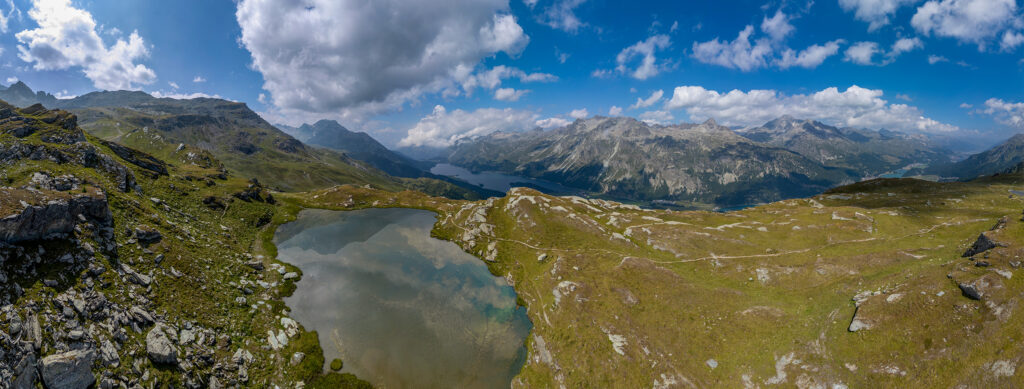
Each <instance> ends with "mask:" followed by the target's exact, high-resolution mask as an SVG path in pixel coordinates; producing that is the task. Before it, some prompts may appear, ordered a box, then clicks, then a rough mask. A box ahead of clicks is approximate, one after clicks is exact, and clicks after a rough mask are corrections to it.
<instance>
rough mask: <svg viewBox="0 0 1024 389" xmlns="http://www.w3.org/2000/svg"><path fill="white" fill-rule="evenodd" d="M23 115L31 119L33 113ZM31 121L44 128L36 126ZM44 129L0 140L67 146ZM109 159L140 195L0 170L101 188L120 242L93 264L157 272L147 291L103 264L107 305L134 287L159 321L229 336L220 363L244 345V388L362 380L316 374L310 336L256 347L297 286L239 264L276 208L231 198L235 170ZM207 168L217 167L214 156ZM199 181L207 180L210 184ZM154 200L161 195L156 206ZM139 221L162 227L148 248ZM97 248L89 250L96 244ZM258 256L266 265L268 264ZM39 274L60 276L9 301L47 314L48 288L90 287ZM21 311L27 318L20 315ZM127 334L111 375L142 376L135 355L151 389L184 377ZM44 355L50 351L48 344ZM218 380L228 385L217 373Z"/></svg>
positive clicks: (8, 171) (106, 181) (236, 187)
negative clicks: (242, 301) (247, 358)
mask: <svg viewBox="0 0 1024 389" xmlns="http://www.w3.org/2000/svg"><path fill="white" fill-rule="evenodd" d="M25 116H26V117H28V118H30V119H37V118H38V117H39V116H38V115H25ZM37 124H38V125H43V124H42V123H41V122H39V123H37ZM43 126H44V127H45V128H44V130H43V131H41V132H40V133H43V132H61V131H63V130H59V129H56V128H53V127H52V126H46V125H43ZM40 133H37V134H34V135H31V136H29V137H26V138H21V139H16V138H14V137H13V136H11V135H9V134H3V133H0V144H8V145H9V144H14V143H23V144H29V145H47V146H49V147H53V148H58V149H70V147H71V146H65V145H57V144H49V143H46V142H43V141H42V140H41V139H40V135H39V134H40ZM87 139H88V142H89V143H91V144H93V145H95V146H97V147H98V148H99V149H100V150H101V152H104V153H106V154H108V155H111V156H114V153H112V152H111V151H110V150H109V148H107V147H105V146H103V145H102V144H101V142H100V141H99V140H98V139H97V138H95V137H92V136H87ZM164 156H166V155H164ZM114 159H115V160H116V161H118V162H120V163H122V164H123V165H125V166H127V167H129V168H130V169H132V171H133V172H134V174H135V176H136V178H137V180H138V184H139V186H140V188H141V193H136V192H134V191H130V192H128V193H122V192H120V191H118V190H117V189H116V184H115V183H114V182H112V180H111V177H110V176H108V175H106V174H105V173H102V172H100V171H98V170H94V169H91V168H85V167H82V166H78V165H73V164H55V163H52V162H49V161H32V160H21V161H18V162H16V163H14V164H10V165H5V166H2V169H0V178H2V180H3V184H4V185H6V186H11V187H19V186H21V185H25V183H27V182H28V180H29V178H30V177H31V175H32V174H33V173H35V172H39V171H45V172H49V173H51V174H52V175H54V176H56V175H62V174H73V175H75V176H76V177H78V178H80V179H83V180H85V181H87V182H89V183H91V185H94V186H96V187H99V188H101V189H103V190H104V191H105V192H106V194H107V197H108V201H109V203H110V208H111V211H112V212H113V216H114V226H115V236H116V239H117V242H118V243H119V247H118V248H117V249H116V253H115V254H114V255H110V256H107V255H104V254H101V253H99V252H97V254H96V259H95V261H96V263H97V264H98V265H102V266H104V267H106V268H107V269H112V268H116V267H117V266H119V263H121V262H130V263H132V265H131V266H132V267H133V268H134V269H135V270H136V271H138V272H140V273H145V274H151V275H154V282H153V287H152V291H151V292H146V290H145V289H140V288H139V287H138V286H136V285H133V284H130V283H128V282H125V281H124V279H123V278H120V277H117V276H116V274H114V272H113V271H112V270H108V271H107V272H106V273H104V274H102V275H100V276H99V277H98V278H99V279H100V280H102V281H106V282H109V285H108V286H105V287H103V286H100V287H99V288H98V290H99V291H101V292H103V293H104V294H105V295H106V297H107V299H108V300H110V301H111V302H114V303H116V304H120V305H122V306H125V307H130V306H132V305H134V304H137V303H138V301H135V300H134V299H132V298H131V297H130V295H129V293H130V292H134V293H138V294H140V295H145V296H146V297H147V298H148V299H149V300H150V301H152V305H151V306H150V307H149V308H150V310H151V311H152V312H154V313H156V314H157V315H159V316H160V317H163V318H164V320H165V321H166V322H168V323H171V324H174V325H175V326H177V327H178V328H181V326H180V324H181V323H183V322H185V321H190V322H192V323H194V324H195V325H197V326H199V327H204V328H210V329H213V330H215V332H216V333H217V334H219V335H225V336H226V338H225V339H224V340H229V341H228V342H220V341H218V346H217V347H216V348H215V356H216V358H217V361H218V362H223V363H225V364H226V363H227V362H226V361H228V360H230V357H231V355H232V354H233V353H234V351H235V350H237V349H238V348H244V349H246V350H248V351H250V352H251V353H252V354H254V355H255V356H256V361H255V362H254V364H252V365H251V366H250V367H249V377H250V380H249V385H252V386H254V387H269V386H273V385H275V384H277V385H281V386H283V387H284V386H287V387H294V384H295V383H296V382H299V381H304V382H305V383H306V384H307V387H340V386H343V387H363V386H366V383H365V382H362V381H359V380H357V379H355V378H354V377H352V376H350V375H345V376H342V375H338V374H330V375H326V376H325V375H323V374H322V369H323V356H322V353H321V351H320V348H319V344H318V340H317V337H316V334H315V333H310V332H301V333H300V334H299V335H298V336H297V337H296V338H294V339H292V341H291V343H290V344H289V346H288V347H286V348H284V349H282V350H279V351H269V350H264V349H263V348H261V344H266V342H267V341H266V336H267V335H266V333H267V331H268V330H275V331H278V330H280V328H281V324H280V322H279V320H280V317H282V315H286V314H287V311H288V309H287V307H285V306H284V304H283V301H282V298H283V296H285V295H287V294H289V293H290V291H291V290H293V285H292V281H284V280H282V279H281V275H280V274H278V273H277V272H272V271H270V270H267V271H264V272H256V271H254V270H253V269H252V268H250V267H247V266H246V265H244V263H245V262H246V261H250V260H252V259H253V258H259V257H254V255H255V254H258V252H259V251H255V253H254V249H257V247H258V246H260V245H258V244H256V243H258V241H257V240H256V239H257V234H258V232H259V231H260V230H261V228H264V227H261V226H259V224H260V222H258V221H259V220H260V219H261V218H266V217H267V216H271V215H276V214H277V211H276V210H277V208H278V206H276V205H271V204H266V203H260V202H244V201H239V200H234V199H232V197H231V194H232V193H236V192H238V191H241V190H243V189H245V188H246V186H247V180H245V179H242V178H240V177H236V176H232V177H229V178H227V179H226V180H197V179H194V178H193V177H204V176H207V175H216V174H219V173H220V170H219V169H216V168H205V167H202V166H199V165H193V164H186V163H181V161H178V160H174V159H172V160H171V162H172V165H171V166H170V168H169V170H170V175H168V176H154V175H151V174H148V173H147V172H146V171H145V170H143V169H141V168H138V167H137V166H134V165H132V164H131V163H129V162H127V161H125V160H123V159H120V158H118V157H116V156H114ZM212 164H213V165H219V163H218V162H217V161H215V160H213V161H212ZM205 181H209V182H210V185H206V184H205V183H204V182H205ZM207 196H215V197H218V198H220V199H222V201H224V202H225V203H226V204H228V207H227V209H225V210H218V211H213V210H210V209H208V208H207V207H206V206H204V205H203V203H202V199H203V198H205V197H207ZM152 199H158V200H159V201H160V202H159V204H158V203H157V202H155V201H153V200H152ZM143 224H144V225H148V226H151V227H153V228H155V229H156V230H157V231H159V232H161V233H162V235H163V237H164V238H163V240H162V241H161V242H160V243H157V244H155V245H151V246H149V247H147V248H143V247H142V246H140V245H138V244H133V243H132V242H130V241H129V239H130V238H131V236H130V233H131V231H132V230H133V229H134V227H135V226H137V225H143ZM78 238H79V239H82V240H84V241H91V238H89V237H88V236H85V235H81V236H78ZM93 244H94V246H95V242H93ZM43 245H44V246H45V247H47V248H48V250H47V252H48V253H49V254H48V255H52V256H60V255H61V247H62V245H61V242H48V243H43ZM146 250H149V251H148V252H147V251H146ZM157 253H160V254H164V256H165V259H164V261H163V262H161V263H160V264H156V263H154V261H153V260H152V257H153V256H154V255H155V254H157ZM264 261H265V262H266V263H268V264H269V263H271V261H269V260H264ZM171 268H174V269H175V270H177V271H179V272H181V273H183V274H184V275H183V276H182V277H181V278H175V277H173V276H171V275H170V273H171V271H170V269H171ZM43 270H44V273H45V274H44V275H43V276H44V277H46V278H53V279H59V280H64V281H62V282H61V285H60V286H59V287H58V288H56V289H54V288H49V287H46V286H44V285H43V283H42V282H41V279H42V277H41V278H39V279H25V280H17V281H18V282H19V283H20V284H21V286H22V287H23V288H24V290H25V295H24V296H23V297H21V298H20V299H19V300H18V301H17V302H16V304H15V306H16V307H18V308H17V309H19V310H20V309H27V308H26V307H27V306H28V305H30V303H35V304H37V305H38V306H41V307H42V309H43V310H50V309H51V308H50V307H51V303H50V302H49V301H50V300H51V299H52V296H53V294H54V293H60V292H62V291H64V290H65V289H66V288H73V289H76V290H85V289H87V288H88V286H87V285H86V284H85V283H84V282H83V281H82V278H80V275H79V274H69V273H67V272H64V271H62V269H61V268H59V267H57V268H52V269H51V268H46V269H43ZM241 280H247V281H249V282H255V281H257V280H261V281H265V282H270V283H278V284H277V285H276V286H272V287H269V288H262V287H260V286H257V285H255V284H251V285H249V286H248V287H249V288H252V289H253V290H254V291H255V293H254V294H252V295H248V296H245V295H244V294H243V293H242V292H241V291H240V286H241V285H240V282H241ZM242 296H245V297H246V298H247V299H248V304H255V303H256V302H258V301H260V302H263V303H262V304H260V305H259V306H258V308H251V307H250V306H249V305H239V304H237V303H235V301H234V300H235V298H236V297H242ZM22 316H23V317H24V314H23V315H22ZM44 324H46V323H44ZM87 324H88V323H87ZM50 330H51V328H50V327H49V326H48V325H44V336H45V337H47V338H49V337H50V336H51V334H49V333H48V332H49V331H50ZM128 333H129V337H130V339H129V340H128V341H127V342H126V343H125V347H124V349H123V350H122V353H121V364H120V367H119V368H117V369H113V371H114V372H115V373H118V374H123V375H126V376H128V377H139V375H137V374H134V373H133V372H132V366H133V364H134V363H135V360H136V359H142V360H143V361H141V365H140V366H141V367H142V369H143V370H149V371H150V373H151V375H150V377H151V380H150V381H149V382H151V383H156V384H157V386H160V385H166V384H171V385H173V386H180V382H181V380H182V379H183V375H182V374H181V373H180V372H174V371H170V370H166V369H162V368H161V369H157V368H153V367H151V365H150V363H149V361H148V360H147V359H146V357H145V332H143V333H140V334H137V333H134V332H132V331H131V330H130V329H129V331H128ZM51 352H52V351H51ZM295 352H303V353H305V354H306V358H305V359H304V360H303V362H302V363H301V364H299V365H298V366H291V365H290V364H288V363H287V361H288V360H289V358H290V357H291V355H292V354H293V353H295ZM43 355H44V356H45V355H46V351H45V350H44V354H43ZM200 370H203V369H200ZM203 371H205V372H206V373H204V374H208V373H209V370H208V369H206V370H203ZM204 380H205V379H204ZM221 380H222V382H224V378H223V377H222V379H221ZM147 386H148V384H147Z"/></svg>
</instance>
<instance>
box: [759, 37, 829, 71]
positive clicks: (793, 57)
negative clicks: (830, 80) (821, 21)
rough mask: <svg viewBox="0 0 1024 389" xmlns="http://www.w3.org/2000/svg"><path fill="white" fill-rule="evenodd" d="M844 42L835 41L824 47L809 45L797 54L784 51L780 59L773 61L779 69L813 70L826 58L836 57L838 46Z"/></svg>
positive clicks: (793, 51)
mask: <svg viewBox="0 0 1024 389" xmlns="http://www.w3.org/2000/svg"><path fill="white" fill-rule="evenodd" d="M844 42H845V41H844V40H842V39H837V40H834V41H831V42H827V43H825V44H824V45H811V46H810V47H808V48H806V49H804V50H803V51H800V52H799V53H797V52H796V51H795V50H793V49H786V50H784V51H783V52H782V57H781V58H779V59H777V60H776V61H775V64H776V65H777V66H778V67H779V68H780V69H787V68H790V67H793V66H799V67H802V68H806V69H814V68H816V67H818V66H819V65H821V64H822V63H824V62H825V60H826V59H828V57H831V56H833V55H836V53H838V52H839V45H840V44H842V43H844Z"/></svg>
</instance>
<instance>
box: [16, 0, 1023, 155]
mask: <svg viewBox="0 0 1024 389" xmlns="http://www.w3.org/2000/svg"><path fill="white" fill-rule="evenodd" d="M0 12H3V14H4V15H5V18H4V19H5V21H6V29H4V31H3V33H2V35H0V48H2V49H3V51H2V53H0V63H2V64H3V65H2V71H0V82H2V81H4V80H7V83H10V82H11V81H13V80H14V79H20V80H23V81H25V82H26V83H28V84H29V85H30V86H31V87H33V88H34V89H36V90H46V91H49V92H52V93H55V94H60V95H78V94H82V93H87V92H89V91H92V90H96V89H141V90H145V91H147V92H150V93H154V94H159V95H163V96H188V95H192V94H196V93H201V94H206V95H216V96H221V97H223V98H227V99H232V100H237V101H243V102H246V103H248V104H249V105H250V106H251V107H252V108H253V109H254V110H256V111H258V112H260V113H261V114H262V115H263V116H264V117H265V118H267V119H268V120H270V121H271V122H275V123H278V122H281V123H288V124H298V123H301V122H311V121H315V120H317V119H321V118H328V119H337V120H339V121H340V122H341V123H342V124H344V125H346V126H348V127H349V128H351V129H353V130H363V131H367V132H369V133H370V134H371V135H374V136H375V137H377V138H379V139H381V140H382V141H383V142H384V143H385V144H387V145H389V146H395V145H402V146H418V145H427V146H443V145H446V144H449V143H451V142H453V141H455V140H457V139H460V138H463V137H467V136H473V135H479V134H484V133H487V132H490V131H496V130H524V129H530V128H533V127H535V126H542V127H553V126H558V125H563V124H565V123H567V122H569V121H571V120H573V119H574V118H575V117H579V116H584V115H609V114H615V115H624V116H633V117H638V118H641V119H643V120H646V121H649V122H657V123H662V124H669V123H677V122H689V121H703V120H705V119H707V118H714V119H716V120H717V121H718V122H719V123H723V124H727V125H731V126H750V125H756V124H760V123H763V122H765V121H767V120H769V119H770V118H773V117H777V116H779V115H782V114H791V115H793V116H797V117H805V118H813V119H819V120H822V121H825V122H828V123H830V124H835V125H850V126H857V127H865V128H873V129H878V128H889V129H896V130H901V131H905V132H916V133H923V134H929V135H937V136H942V137H956V138H962V139H982V140H983V141H984V142H994V141H996V140H999V139H1004V138H1006V137H1009V136H1010V135H1012V134H1013V133H1016V132H1020V131H1022V130H1024V103H1021V102H1022V101H1024V73H1022V72H1024V62H1022V61H1024V44H1022V43H1024V17H1022V7H1021V4H1019V2H1017V1H1016V0H928V1H918V0H818V1H815V2H813V3H812V2H807V1H784V2H778V1H734V2H724V1H721V2H719V1H716V2H710V1H708V2H697V1H692V2H683V1H671V2H667V1H666V2H653V1H652V2H642V1H641V2H621V1H610V0H527V1H524V0H506V1H502V0H451V1H445V2H438V1H429V0H377V1H369V2H367V1H355V0H351V1H349V0H334V1H328V0H305V1H294V0H239V1H237V2H235V1H211V0H206V1H195V0H176V1H159V2H157V1H129V2H125V1H97V0H91V1H69V0H34V1H26V0H16V1H13V2H7V3H6V4H4V3H3V2H0ZM830 88H834V89H830ZM733 90H735V92H731V93H730V91H733ZM659 91H660V92H659Z"/></svg>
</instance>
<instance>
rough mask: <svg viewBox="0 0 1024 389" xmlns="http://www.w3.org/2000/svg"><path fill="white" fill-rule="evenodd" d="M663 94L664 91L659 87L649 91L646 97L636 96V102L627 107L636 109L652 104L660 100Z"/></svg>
mask: <svg viewBox="0 0 1024 389" xmlns="http://www.w3.org/2000/svg"><path fill="white" fill-rule="evenodd" d="M664 95H665V91H663V90H661V89H658V90H656V91H654V92H653V93H651V96H650V97H648V98H646V99H642V98H639V97H637V98H636V104H633V105H631V106H629V109H637V108H647V107H650V106H652V105H654V103H657V102H658V101H661V97H662V96H664ZM613 116H614V115H613Z"/></svg>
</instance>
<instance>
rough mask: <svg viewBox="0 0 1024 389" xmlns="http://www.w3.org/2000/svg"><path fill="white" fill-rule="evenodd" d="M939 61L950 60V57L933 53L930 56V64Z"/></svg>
mask: <svg viewBox="0 0 1024 389" xmlns="http://www.w3.org/2000/svg"><path fill="white" fill-rule="evenodd" d="M939 62H949V58H946V57H943V56H941V55H935V54H932V55H929V56H928V64H929V65H935V64H937V63H939Z"/></svg>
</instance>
